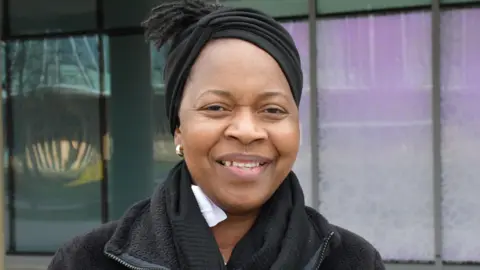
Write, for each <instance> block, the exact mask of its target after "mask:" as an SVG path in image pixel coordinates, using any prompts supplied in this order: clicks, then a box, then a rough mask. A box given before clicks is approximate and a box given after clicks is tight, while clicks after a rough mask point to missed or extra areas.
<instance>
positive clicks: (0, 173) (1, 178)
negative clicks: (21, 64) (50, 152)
mask: <svg viewBox="0 0 480 270" xmlns="http://www.w3.org/2000/svg"><path fill="white" fill-rule="evenodd" d="M3 46H4V45H3V42H2V44H1V46H0V49H3ZM2 61H3V59H0V63H1V62H2ZM3 72H4V70H3V65H0V77H1V75H2V74H3ZM2 92H3V89H2V87H1V86H0V119H1V120H2V124H1V125H0V183H2V185H0V198H1V200H2V204H1V205H0V269H5V268H6V267H5V225H4V224H5V201H4V200H5V194H4V191H5V188H4V186H5V184H4V183H5V172H4V167H5V166H4V164H5V161H4V156H5V155H4V153H5V149H4V146H3V142H4V138H3V134H4V131H3V126H4V125H3V95H2Z"/></svg>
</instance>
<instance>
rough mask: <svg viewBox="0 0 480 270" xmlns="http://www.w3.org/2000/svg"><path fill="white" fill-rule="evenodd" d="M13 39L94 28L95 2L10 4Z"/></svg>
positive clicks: (25, 1) (21, 1) (56, 0)
mask: <svg viewBox="0 0 480 270" xmlns="http://www.w3.org/2000/svg"><path fill="white" fill-rule="evenodd" d="M9 5H10V27H11V29H10V31H11V33H12V34H13V35H19V34H38V33H45V32H66V31H80V30H91V29H95V28H96V25H97V23H96V9H95V6H96V3H95V0H48V1H38V0H14V1H12V0H10V1H9Z"/></svg>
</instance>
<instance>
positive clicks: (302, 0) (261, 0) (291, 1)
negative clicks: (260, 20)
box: [219, 0, 308, 18]
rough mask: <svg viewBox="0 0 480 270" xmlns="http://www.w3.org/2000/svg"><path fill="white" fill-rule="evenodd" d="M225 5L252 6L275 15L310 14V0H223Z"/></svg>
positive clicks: (222, 2)
mask: <svg viewBox="0 0 480 270" xmlns="http://www.w3.org/2000/svg"><path fill="white" fill-rule="evenodd" d="M219 2H220V3H221V4H223V5H225V6H231V7H250V8H255V9H258V10H261V11H263V12H265V13H268V14H269V15H271V16H274V17H277V18H278V17H294V16H302V15H307V14H308V0H221V1H219Z"/></svg>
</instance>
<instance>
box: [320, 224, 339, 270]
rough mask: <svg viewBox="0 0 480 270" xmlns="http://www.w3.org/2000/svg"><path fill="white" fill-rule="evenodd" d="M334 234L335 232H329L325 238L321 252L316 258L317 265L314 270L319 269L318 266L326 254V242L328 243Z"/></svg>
mask: <svg viewBox="0 0 480 270" xmlns="http://www.w3.org/2000/svg"><path fill="white" fill-rule="evenodd" d="M334 234H335V233H334V232H331V233H330V234H329V235H328V236H327V239H326V240H325V242H324V243H323V248H322V253H320V258H319V259H318V265H317V268H316V270H319V269H320V266H321V265H322V263H323V261H324V260H325V256H326V255H327V254H326V252H327V248H328V244H329V242H330V240H331V239H332V237H333V235H334Z"/></svg>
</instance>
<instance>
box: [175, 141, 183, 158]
mask: <svg viewBox="0 0 480 270" xmlns="http://www.w3.org/2000/svg"><path fill="white" fill-rule="evenodd" d="M175 153H177V155H178V156H179V157H183V147H182V145H181V144H177V146H176V147H175Z"/></svg>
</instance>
